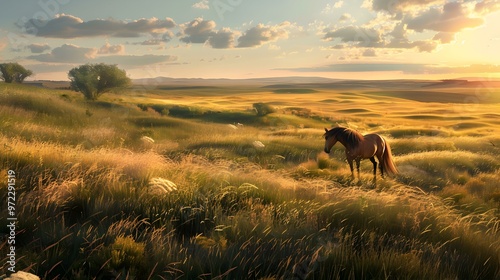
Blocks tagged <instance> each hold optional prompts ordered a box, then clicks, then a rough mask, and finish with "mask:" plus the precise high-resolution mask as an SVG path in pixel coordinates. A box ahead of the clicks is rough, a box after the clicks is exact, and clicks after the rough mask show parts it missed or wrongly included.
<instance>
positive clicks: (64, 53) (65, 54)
mask: <svg viewBox="0 0 500 280" xmlns="http://www.w3.org/2000/svg"><path fill="white" fill-rule="evenodd" d="M96 54H97V49H95V48H82V47H79V46H75V45H72V44H64V45H62V46H60V47H57V48H54V49H53V50H52V51H51V52H50V53H46V54H39V55H32V56H29V57H28V58H29V59H33V60H37V61H40V62H58V63H82V62H87V61H89V60H91V59H93V58H95V57H96Z"/></svg>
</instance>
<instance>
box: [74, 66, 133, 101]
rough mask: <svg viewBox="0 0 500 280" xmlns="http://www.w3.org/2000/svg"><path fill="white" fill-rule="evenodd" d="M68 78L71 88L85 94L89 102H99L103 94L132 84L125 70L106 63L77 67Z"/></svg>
mask: <svg viewBox="0 0 500 280" xmlns="http://www.w3.org/2000/svg"><path fill="white" fill-rule="evenodd" d="M68 77H69V79H70V80H71V88H72V89H73V90H75V91H78V92H81V93H83V95H84V96H85V98H86V99H88V100H97V98H99V96H101V94H103V93H105V92H109V91H111V90H113V89H117V88H122V87H127V86H128V85H130V82H131V81H130V79H129V78H128V77H127V73H126V72H125V70H121V69H119V68H118V67H117V66H116V65H107V64H104V63H100V64H85V65H81V66H79V67H75V68H73V69H71V70H70V71H69V73H68Z"/></svg>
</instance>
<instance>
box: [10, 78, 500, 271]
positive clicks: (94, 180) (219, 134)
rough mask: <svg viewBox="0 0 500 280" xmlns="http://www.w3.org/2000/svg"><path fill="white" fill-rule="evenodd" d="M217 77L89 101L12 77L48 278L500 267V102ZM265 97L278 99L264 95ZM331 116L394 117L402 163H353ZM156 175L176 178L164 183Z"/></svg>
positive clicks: (34, 224) (25, 189) (27, 209)
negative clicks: (380, 170)
mask: <svg viewBox="0 0 500 280" xmlns="http://www.w3.org/2000/svg"><path fill="white" fill-rule="evenodd" d="M219 91H220V89H217V88H213V89H212V88H204V89H201V91H200V92H199V93H197V92H192V91H186V90H168V91H165V92H167V93H166V94H165V92H164V91H161V90H154V92H153V93H148V92H135V93H134V92H126V93H125V94H124V95H123V96H119V95H109V96H107V97H105V96H103V101H101V102H95V103H86V102H84V101H83V100H82V98H81V97H80V96H78V95H76V94H75V93H72V92H67V91H51V90H46V89H33V88H31V87H26V86H22V85H14V86H9V85H4V84H0V99H1V100H2V104H1V105H0V116H1V117H2V120H1V121H0V148H1V149H2V153H1V155H2V156H1V157H0V176H4V177H6V174H7V170H9V169H13V170H16V172H17V173H18V174H19V175H18V183H17V190H18V201H17V205H18V219H19V228H20V229H21V230H20V231H19V233H18V235H17V237H16V238H17V240H16V241H17V242H18V247H17V248H18V249H17V250H18V251H17V252H16V253H17V255H18V256H20V257H19V261H18V265H19V267H20V268H22V269H26V270H30V271H32V272H34V273H35V274H37V275H40V276H41V277H42V278H44V279H56V278H58V279H89V278H92V277H97V278H98V279H132V278H135V279H196V278H198V279H213V278H216V277H219V278H226V279H294V278H295V279H325V278H328V279H349V278H356V279H364V278H369V279H387V278H395V279H402V278H404V279H495V278H498V277H499V276H500V264H499V263H500V260H499V256H500V255H499V252H500V241H499V240H500V220H499V218H498V213H499V211H500V191H499V188H500V186H499V185H498V182H499V181H500V178H499V175H498V174H499V173H498V171H499V169H500V161H499V158H498V156H497V155H498V152H499V146H500V142H499V141H500V131H499V126H500V124H496V123H495V122H494V121H492V118H493V120H494V118H495V116H496V115H495V114H496V113H495V110H497V109H498V108H497V107H498V106H497V107H495V106H494V105H490V104H485V105H482V104H480V105H478V106H483V107H481V108H480V109H481V111H480V112H479V111H478V112H471V114H470V115H471V116H467V117H466V118H464V117H463V116H462V115H461V114H460V113H459V112H458V111H455V110H451V109H450V108H449V105H448V104H432V106H426V104H421V103H418V102H415V101H410V100H403V99H399V98H393V99H392V97H383V98H379V97H377V98H376V99H373V98H371V97H370V95H369V94H356V93H352V94H348V93H338V92H334V91H332V92H323V91H317V92H315V93H314V94H312V95H311V94H308V93H301V94H298V95H293V94H287V93H283V94H272V93H267V92H262V90H261V89H257V90H255V89H254V90H252V89H249V88H244V89H232V91H231V93H232V95H227V94H225V93H223V92H219ZM62 95H66V96H62ZM263 98H265V100H266V102H269V103H271V104H273V106H276V108H277V112H275V113H272V114H269V115H266V116H257V114H256V113H254V112H252V111H251V106H252V104H253V103H256V102H261V100H262V99H263ZM137 104H150V105H151V108H150V109H147V108H146V110H143V109H142V108H139V107H138V106H137ZM155 104H156V105H158V106H156V107H158V108H160V109H162V110H161V111H158V110H155V109H154V108H153V107H155V106H154V105H155ZM388 104H391V108H392V107H394V108H396V109H394V110H393V111H392V110H390V109H389V107H388ZM159 105H161V106H159ZM167 105H168V106H167ZM392 105H394V106H392ZM396 105H397V106H396ZM148 106H149V105H148ZM165 106H167V107H168V108H167V109H169V111H168V112H167V111H164V110H165V109H166V107H165ZM175 106H178V107H175ZM158 108H157V109H158ZM172 108H173V109H172ZM185 108H194V109H192V110H190V111H189V110H188V111H189V112H188V111H185V110H184V109H185ZM171 109H172V110H171ZM176 110H177V111H176ZM183 110H184V111H183ZM444 110H446V111H447V112H448V114H449V115H447V116H446V117H440V115H439V114H440V113H439V112H442V111H444ZM478 110H479V109H478ZM162 112H163V113H162ZM420 112H423V113H421V115H419V114H420ZM187 113H189V114H190V115H182V114H187ZM471 118H474V119H471ZM473 123H477V124H481V125H480V126H479V127H478V128H477V129H476V128H475V126H474V125H472V124H473ZM336 124H341V125H345V126H349V127H352V128H355V129H358V130H359V131H362V132H363V133H368V132H378V133H381V134H382V135H384V136H385V137H386V138H387V139H388V141H389V142H390V143H391V146H392V147H393V152H394V155H395V161H396V164H397V165H398V168H399V170H400V174H399V175H397V176H395V177H393V178H385V179H382V178H380V177H379V178H378V180H377V181H376V182H375V181H373V180H372V178H373V176H372V165H371V163H370V162H369V161H363V162H362V166H361V171H362V172H361V176H360V180H357V179H355V180H352V179H351V174H350V170H349V167H348V165H347V163H346V162H345V153H344V149H343V147H340V146H335V148H334V149H333V150H332V153H331V154H330V155H326V154H325V153H323V152H322V149H323V145H324V140H323V139H322V137H321V135H322V134H323V132H324V130H323V127H331V126H334V125H336ZM144 137H147V138H144ZM145 139H146V140H145ZM153 178H155V180H157V181H160V180H163V181H165V182H166V181H168V182H171V183H172V184H175V188H172V189H169V190H168V191H163V192H156V191H154V190H153V189H152V188H151V186H150V180H151V179H153ZM6 187H7V186H6V182H5V181H1V183H0V189H2V190H5V189H6ZM2 193H6V192H2ZM3 198H5V195H4V196H2V199H3ZM1 217H2V219H4V218H5V211H2V216H1ZM4 233H5V232H4ZM3 244H4V245H1V246H0V251H1V252H2V254H3V255H4V256H5V255H6V253H5V254H4V252H6V250H7V248H6V245H5V243H3ZM2 263H3V266H5V262H4V261H2ZM3 266H2V268H3Z"/></svg>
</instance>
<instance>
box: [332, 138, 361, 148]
mask: <svg viewBox="0 0 500 280" xmlns="http://www.w3.org/2000/svg"><path fill="white" fill-rule="evenodd" d="M338 142H340V144H342V145H344V147H345V148H346V149H348V150H353V149H354V148H356V147H358V146H359V145H361V142H362V141H359V142H358V143H357V144H353V143H348V142H345V141H344V140H343V139H339V140H338Z"/></svg>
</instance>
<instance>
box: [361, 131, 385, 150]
mask: <svg viewBox="0 0 500 280" xmlns="http://www.w3.org/2000/svg"><path fill="white" fill-rule="evenodd" d="M363 137H364V138H365V141H369V142H372V143H373V145H375V146H376V147H377V152H379V151H381V152H382V153H383V152H384V148H385V139H384V138H383V137H382V136H380V135H378V134H376V133H371V134H366V135H364V136H363Z"/></svg>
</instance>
